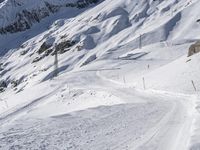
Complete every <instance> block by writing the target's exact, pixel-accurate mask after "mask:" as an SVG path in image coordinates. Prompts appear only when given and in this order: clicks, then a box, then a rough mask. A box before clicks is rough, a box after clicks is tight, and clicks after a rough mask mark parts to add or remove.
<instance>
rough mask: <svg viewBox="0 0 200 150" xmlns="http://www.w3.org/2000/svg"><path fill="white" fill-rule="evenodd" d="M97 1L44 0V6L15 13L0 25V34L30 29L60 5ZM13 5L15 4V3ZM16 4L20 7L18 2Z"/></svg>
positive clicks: (94, 1)
mask: <svg viewBox="0 0 200 150" xmlns="http://www.w3.org/2000/svg"><path fill="white" fill-rule="evenodd" d="M99 1H100V0H78V1H76V2H74V3H66V4H62V5H61V4H58V5H56V4H50V3H49V2H46V1H45V2H44V7H41V8H35V9H30V10H28V9H24V10H21V11H19V12H18V13H16V17H15V18H16V19H15V20H13V21H12V23H10V24H8V25H6V26H3V27H0V34H6V33H16V32H21V31H25V30H27V29H30V28H31V26H32V25H33V24H34V23H36V22H40V21H41V20H42V19H43V18H45V17H47V16H49V15H50V14H52V13H55V12H58V11H59V10H60V8H62V7H76V8H79V9H81V8H85V7H87V6H89V5H90V4H93V3H97V2H99ZM13 3H14V2H13ZM15 3H16V2H15ZM13 5H14V6H15V5H16V4H13ZM18 5H19V7H20V4H18ZM5 19H6V18H5Z"/></svg>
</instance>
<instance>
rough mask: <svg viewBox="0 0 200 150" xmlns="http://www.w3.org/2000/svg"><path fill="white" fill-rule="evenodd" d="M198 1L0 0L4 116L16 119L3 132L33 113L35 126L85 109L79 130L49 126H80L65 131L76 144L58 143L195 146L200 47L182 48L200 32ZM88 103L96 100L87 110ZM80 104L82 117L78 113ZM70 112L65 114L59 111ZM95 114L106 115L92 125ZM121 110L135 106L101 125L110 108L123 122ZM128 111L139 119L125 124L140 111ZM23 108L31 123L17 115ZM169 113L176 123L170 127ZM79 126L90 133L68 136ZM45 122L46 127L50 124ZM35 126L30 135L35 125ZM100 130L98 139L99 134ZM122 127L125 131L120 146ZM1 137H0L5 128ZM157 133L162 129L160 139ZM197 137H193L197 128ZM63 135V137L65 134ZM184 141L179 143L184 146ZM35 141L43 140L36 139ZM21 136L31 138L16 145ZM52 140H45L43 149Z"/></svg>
mask: <svg viewBox="0 0 200 150" xmlns="http://www.w3.org/2000/svg"><path fill="white" fill-rule="evenodd" d="M199 6H200V1H198V0H104V1H90V0H88V1H76V0H74V1H73V0H44V1H40V0H35V1H33V0H23V1H22V0H5V1H4V2H2V3H0V32H1V34H0V41H1V42H0V55H1V56H2V57H1V59H0V81H1V82H2V83H3V84H2V86H3V85H4V86H5V87H4V88H2V92H1V93H0V112H1V114H0V124H2V125H5V124H6V123H5V122H7V121H8V120H9V121H10V120H15V121H14V123H13V124H12V123H11V125H10V126H6V129H5V131H4V132H5V133H7V132H8V131H7V130H9V128H13V126H15V125H16V124H18V123H19V124H20V125H22V126H31V123H32V122H31V119H33V124H36V125H37V124H38V122H37V119H38V118H39V119H42V121H41V124H45V122H52V121H55V120H56V119H55V118H59V119H60V118H61V119H62V118H64V120H67V119H69V120H71V121H72V122H73V123H75V124H76V123H77V120H79V119H80V118H82V119H80V129H78V130H76V128H73V124H71V125H69V128H65V127H64V126H62V128H63V130H59V131H58V130H55V132H64V130H67V131H68V130H76V131H75V132H71V131H70V132H69V134H70V135H71V138H70V139H73V141H72V144H70V142H69V141H67V142H66V145H65V143H63V144H61V145H62V147H61V148H60V149H63V147H65V146H69V148H70V147H71V148H72V149H76V146H77V147H78V149H79V148H80V149H81V148H82V149H84V147H85V148H86V149H94V148H96V149H106V148H108V149H125V147H126V148H127V149H131V148H134V149H145V150H146V149H150V148H149V147H152V149H156V148H157V149H162V150H164V149H167V150H171V149H172V150H173V149H181V150H185V149H187V148H188V146H190V144H193V143H195V144H194V145H197V146H195V148H196V147H197V148H196V149H198V148H199V146H198V142H199V141H198V140H194V141H195V142H191V143H190V141H192V140H191V139H190V137H191V136H192V132H190V130H193V129H194V128H198V125H196V124H193V122H195V121H194V120H193V119H194V118H195V117H196V116H197V117H196V118H198V115H196V116H195V117H194V114H195V113H194V112H195V106H198V102H197V98H196V97H197V95H198V93H199V89H200V86H199V85H200V79H199V74H200V68H199V65H198V64H199V61H200V55H199V54H195V55H194V56H191V57H187V53H188V49H189V47H190V45H191V44H193V43H194V42H195V41H197V40H198V39H200V34H198V33H200V23H199V21H198V20H199V19H200V11H199ZM27 14H28V15H27ZM55 50H57V51H58V72H59V75H58V76H57V77H54V75H55V65H54V63H55V62H54V61H55ZM5 84H6V85H5ZM143 89H145V90H146V91H143ZM0 90H1V89H0ZM129 103H131V106H130V107H129V106H128V105H129ZM102 105H105V107H103V108H102V107H101V106H102ZM151 105H155V107H152V106H151ZM116 106H117V107H116ZM91 107H92V108H94V107H96V108H94V109H92V110H90V109H88V108H91ZM131 109H134V110H133V111H132V110H131ZM144 109H145V110H146V111H144V112H143V111H142V110H144ZM80 110H82V111H83V112H84V115H85V116H84V115H83V116H82V115H80V114H82V111H81V112H79V111H80ZM77 111H78V112H77ZM99 111H100V112H101V111H103V112H105V113H107V114H108V117H107V118H106V117H105V116H104V113H99ZM109 111H110V113H108V112H109ZM90 112H91V114H90ZM111 112H113V113H111ZM156 112H157V113H156ZM66 113H67V115H68V116H65V115H64V116H62V115H63V114H66ZM71 113H72V114H71ZM73 113H75V114H73ZM79 113H80V114H79ZM93 113H94V116H92V114H93ZM98 114H99V120H101V122H103V124H101V125H102V126H101V125H98V126H96V127H94V128H95V130H93V131H90V129H89V128H90V125H91V124H92V125H95V124H99V121H97V120H98V119H97V120H95V117H96V116H98ZM119 114H121V116H120V117H117V116H118V115H119ZM127 114H129V115H130V114H131V115H130V116H129V115H128V116H127V118H125V119H124V122H122V125H121V126H119V127H118V126H117V127H116V128H115V126H114V124H112V121H111V122H109V125H108V124H106V122H107V121H108V120H110V119H111V118H112V116H114V118H113V120H114V121H113V122H115V124H119V122H120V121H119V120H121V119H122V118H123V117H124V116H123V115H127ZM134 114H140V115H141V116H140V117H141V118H145V119H143V120H142V121H141V122H140V121H139V122H137V123H138V124H137V123H136V124H135V127H134V128H129V127H130V126H128V125H127V124H131V123H130V122H132V121H134V120H137V119H138V118H137V117H136V118H134V117H133V118H131V116H134ZM148 114H152V115H148ZM90 115H91V116H90ZM20 116H23V117H20ZM52 116H54V117H55V118H54V117H53V118H54V119H52V118H51V117H52ZM173 116H175V118H176V120H178V121H177V122H176V120H175V119H174V118H173ZM24 117H25V118H27V120H29V119H30V123H29V122H28V123H24V124H23V123H21V122H23V119H22V118H24ZM83 117H86V118H89V120H90V121H89V122H87V119H85V118H83ZM140 117H139V118H140ZM184 117H185V118H186V119H184ZM17 118H19V119H17ZM43 119H44V120H43ZM59 119H58V122H59ZM130 120H131V121H130ZM145 120H146V121H147V122H148V123H147V122H146V123H145ZM159 120H160V121H159ZM84 122H87V123H86V124H85V125H84ZM158 122H159V123H158ZM171 122H175V124H176V127H174V126H173V127H172V126H169V125H168V123H171ZM179 122H181V123H179ZM104 123H105V124H104ZM157 123H158V124H157ZM146 124H149V126H146ZM156 124H157V125H156ZM6 125H7V124H6ZM56 126H57V124H54V127H56ZM81 126H84V127H83V129H85V130H86V131H85V133H84V134H83V135H85V136H88V138H89V139H87V140H86V141H85V139H84V140H83V139H81V141H80V142H79V141H78V140H77V139H76V138H75V137H74V136H75V135H76V134H79V133H80V132H82V128H81ZM109 126H110V128H109V129H108V131H107V130H106V131H105V130H103V131H102V133H101V132H100V130H101V127H102V128H105V129H106V128H108V127H109ZM112 126H113V128H112ZM126 126H128V127H127V128H126ZM138 126H141V128H142V129H141V133H140V132H136V131H137V130H138V128H137V127H138ZM121 127H123V128H121ZM44 128H45V129H44V130H50V129H49V127H48V125H47V126H45V127H44ZM77 128H78V127H77ZM15 130H18V129H14V131H15ZM33 130H35V133H36V134H37V133H39V132H40V131H39V130H38V129H36V128H33ZM41 130H43V128H41ZM115 130H116V131H118V132H116V133H119V134H117V135H116V134H115ZM130 130H131V134H130V133H128V131H130ZM94 131H95V132H94ZM97 131H99V132H97ZM168 131H169V132H168ZM96 132H97V133H98V134H99V135H100V137H99V138H97V137H95V133H96ZM165 132H167V133H168V134H165ZM174 132H175V133H176V132H179V133H180V134H177V135H175V134H173V133H174ZM27 134H28V133H27ZM74 134H75V135H74ZM154 134H155V135H157V136H154ZM50 135H55V133H54V132H51V133H50ZM58 135H60V134H58ZM106 135H107V136H108V137H107V138H105V137H106ZM124 135H127V137H126V138H124V140H122V143H121V144H119V145H116V144H118V142H117V141H121V139H123V138H122V137H124ZM164 135H165V136H164ZM0 137H2V138H4V136H3V133H2V134H1V133H0ZM114 137H118V138H114ZM139 137H141V140H140V138H139ZM151 137H154V138H151ZM159 137H164V138H161V139H160V140H158V139H159ZM171 137H173V138H171ZM183 137H184V138H183ZM194 137H198V132H195V134H194ZM21 138H22V137H21ZM43 138H45V137H42V138H41V139H43ZM63 138H64V139H66V137H65V135H63ZM104 138H105V139H104ZM29 139H30V140H32V141H34V140H35V139H37V138H36V137H33V136H30V137H29ZM108 139H109V140H108ZM111 139H113V140H111ZM195 139H196V138H195ZM49 140H50V141H51V140H52V139H49ZM106 140H107V141H106ZM110 140H111V141H110ZM8 141H9V138H7V140H4V141H3V142H2V143H1V140H0V148H2V147H3V146H7V147H6V149H9V148H10V147H12V146H14V145H15V144H16V143H15V142H13V143H12V144H11V145H8V144H7V142H8ZM22 141H24V139H23V138H22ZM93 141H94V142H93ZM97 141H98V142H97ZM147 141H150V142H147ZM181 141H182V142H183V141H184V142H183V143H184V144H182V145H180V142H181ZM38 142H39V144H38V145H39V146H40V144H41V143H42V141H38ZM68 142H69V143H68ZM109 142H110V143H111V144H109ZM30 143H31V142H30ZM103 143H105V144H103ZM189 143H190V144H189ZM57 144H58V143H57ZM73 144H75V145H73ZM1 145H3V146H2V147H1ZM22 145H23V146H25V147H29V146H33V145H31V144H30V145H29V146H28V145H26V144H24V143H23V142H22V143H21V145H19V146H22ZM58 145H59V144H58ZM134 145H137V146H136V147H134ZM163 145H170V146H169V147H163ZM23 146H22V148H25V147H23ZM156 146H157V147H156ZM179 146H180V147H179ZM192 146H193V145H192ZM192 146H191V147H192ZM16 147H17V146H16ZM52 147H53V146H52V142H51V144H50V146H49V147H48V146H47V148H50V149H51V148H52ZM56 147H57V146H56ZM193 147H194V146H193ZM193 147H192V148H193ZM34 148H36V149H37V148H38V146H37V145H36V146H35V147H34ZM57 148H58V147H57ZM192 148H191V149H192ZM196 149H195V150H196Z"/></svg>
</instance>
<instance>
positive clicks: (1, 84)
mask: <svg viewBox="0 0 200 150" xmlns="http://www.w3.org/2000/svg"><path fill="white" fill-rule="evenodd" d="M7 86H8V85H7V83H6V81H0V88H7Z"/></svg>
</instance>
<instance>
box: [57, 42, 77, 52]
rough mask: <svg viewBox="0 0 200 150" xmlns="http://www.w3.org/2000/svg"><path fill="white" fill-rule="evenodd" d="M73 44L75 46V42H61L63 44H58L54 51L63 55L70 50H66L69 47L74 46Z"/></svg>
mask: <svg viewBox="0 0 200 150" xmlns="http://www.w3.org/2000/svg"><path fill="white" fill-rule="evenodd" d="M75 44H76V42H75V41H70V40H67V41H63V42H61V43H59V44H58V45H56V47H55V49H56V51H57V52H58V53H60V54H63V53H65V52H66V51H69V50H70V49H67V48H70V47H72V46H74V45H75Z"/></svg>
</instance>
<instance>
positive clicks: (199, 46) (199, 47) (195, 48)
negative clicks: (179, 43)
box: [188, 41, 200, 57]
mask: <svg viewBox="0 0 200 150" xmlns="http://www.w3.org/2000/svg"><path fill="white" fill-rule="evenodd" d="M199 52H200V41H198V42H196V43H195V44H192V45H191V46H190V48H189V52H188V57H189V56H192V55H194V54H196V53H199Z"/></svg>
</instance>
